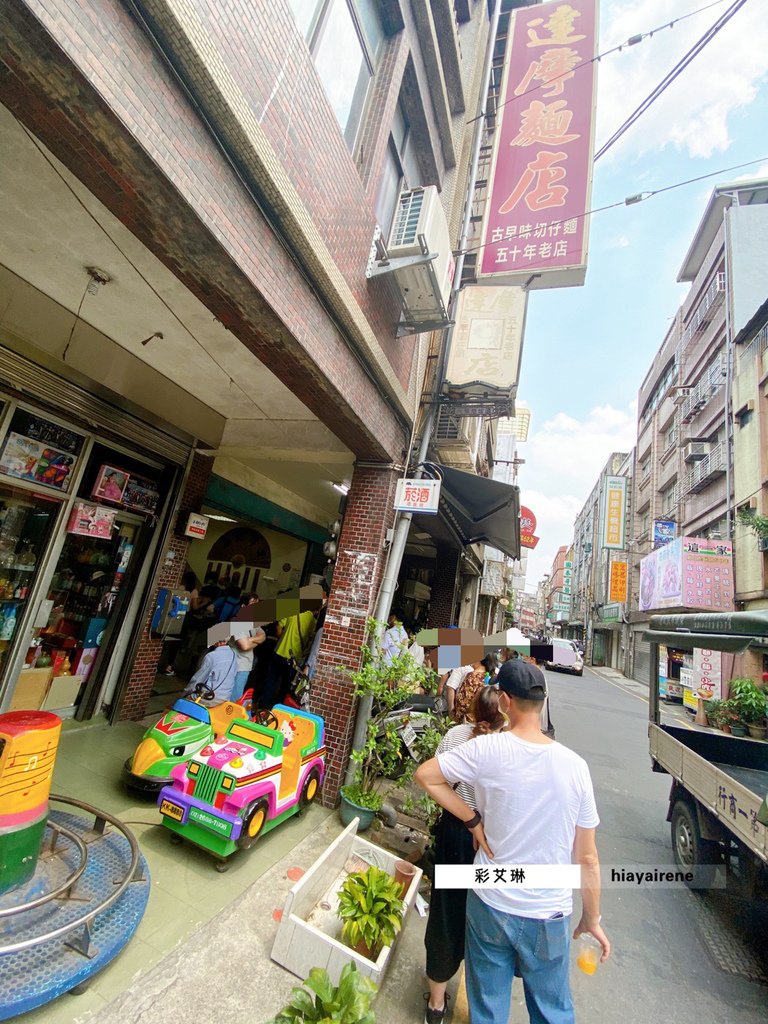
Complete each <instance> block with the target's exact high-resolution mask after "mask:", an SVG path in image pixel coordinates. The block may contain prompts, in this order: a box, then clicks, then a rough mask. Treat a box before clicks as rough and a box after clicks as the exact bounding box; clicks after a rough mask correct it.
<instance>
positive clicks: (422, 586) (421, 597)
mask: <svg viewBox="0 0 768 1024" xmlns="http://www.w3.org/2000/svg"><path fill="white" fill-rule="evenodd" d="M431 593H432V588H431V587H428V586H427V584H426V583H420V582H419V581H418V580H406V581H405V583H404V584H403V597H410V598H412V599H413V600H414V601H428V600H429V598H430V594H431Z"/></svg>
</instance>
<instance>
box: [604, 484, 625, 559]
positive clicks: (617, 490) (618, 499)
mask: <svg viewBox="0 0 768 1024" xmlns="http://www.w3.org/2000/svg"><path fill="white" fill-rule="evenodd" d="M626 495H627V479H626V477H623V476H609V477H606V480H605V488H604V490H603V543H602V546H603V547H604V548H608V549H609V550H614V551H621V549H622V548H623V547H624V530H625V525H626V523H625V520H626V516H625V507H626Z"/></svg>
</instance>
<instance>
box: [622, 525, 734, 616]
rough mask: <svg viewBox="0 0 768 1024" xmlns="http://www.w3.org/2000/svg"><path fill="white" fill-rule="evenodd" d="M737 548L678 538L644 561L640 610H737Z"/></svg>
mask: <svg viewBox="0 0 768 1024" xmlns="http://www.w3.org/2000/svg"><path fill="white" fill-rule="evenodd" d="M732 560H733V545H732V544H731V542H730V541H711V540H704V539H702V538H701V537H678V538H677V540H673V541H670V543H669V544H665V545H664V546H663V547H660V548H657V550H656V551H652V552H651V553H650V555H646V557H645V558H643V559H642V561H641V562H640V611H651V610H654V609H661V608H694V609H695V608H703V609H706V610H707V611H713V612H726V611H732V610H733V566H732Z"/></svg>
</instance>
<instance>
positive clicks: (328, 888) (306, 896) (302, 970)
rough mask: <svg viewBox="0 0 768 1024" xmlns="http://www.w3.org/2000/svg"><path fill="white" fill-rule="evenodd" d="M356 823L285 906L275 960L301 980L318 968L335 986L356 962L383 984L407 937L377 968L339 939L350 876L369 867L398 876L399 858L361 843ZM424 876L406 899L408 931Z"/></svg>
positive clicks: (389, 949)
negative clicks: (342, 892) (341, 900)
mask: <svg viewBox="0 0 768 1024" xmlns="http://www.w3.org/2000/svg"><path fill="white" fill-rule="evenodd" d="M357 822H358V819H357V818H355V820H354V821H353V822H352V824H351V825H348V826H347V828H345V829H344V831H343V832H342V833H341V835H339V836H337V838H336V839H335V840H334V841H333V842H332V843H331V845H330V846H329V847H328V849H327V850H326V851H325V853H324V854H323V855H322V857H319V858H318V860H316V861H315V863H314V864H313V865H312V867H311V868H310V869H309V870H308V871H307V872H306V874H305V875H303V876H302V878H301V879H300V880H299V881H298V882H297V883H296V885H294V887H293V888H292V889H291V891H290V892H289V893H288V897H287V899H286V901H285V906H284V908H283V916H282V918H281V920H280V925H279V927H278V930H277V936H276V937H275V944H274V946H273V947H272V959H273V960H274V961H275V962H276V963H278V964H281V965H282V966H283V967H285V968H287V970H289V971H291V972H292V973H293V974H295V975H297V977H299V978H301V979H302V980H303V979H304V978H307V977H308V976H309V972H310V970H311V969H312V968H313V967H324V968H325V969H326V970H327V971H328V974H329V975H330V978H331V981H332V982H333V984H334V985H338V983H339V977H340V975H341V971H342V968H343V967H344V965H345V964H348V963H350V962H352V963H354V964H356V965H357V969H358V971H359V972H360V973H361V974H364V975H366V976H367V977H369V978H372V979H373V980H374V981H375V982H376V984H377V985H380V984H381V981H382V979H383V977H384V974H385V972H386V970H387V967H388V966H389V962H390V960H391V958H392V954H393V952H394V949H395V946H396V945H397V942H398V939H399V936H400V934H402V932H400V933H398V937H397V938H396V939H395V942H394V943H393V945H391V946H385V947H384V949H382V951H381V952H380V953H379V956H378V958H377V960H376V962H375V963H374V962H373V961H372V960H368V959H367V958H366V957H364V956H361V955H360V954H359V953H356V952H355V951H354V950H353V949H350V948H349V946H345V945H344V943H343V942H342V941H341V939H340V938H339V936H340V934H341V925H342V921H341V918H339V917H338V916H337V915H336V907H337V905H338V900H337V897H336V893H337V892H338V890H339V889H340V888H341V886H342V885H343V884H344V881H345V879H346V877H347V875H349V874H350V873H352V872H353V871H360V870H365V868H366V867H367V866H368V865H369V864H374V865H375V866H376V867H379V868H383V869H384V870H385V871H388V872H390V874H392V875H394V873H395V861H396V860H398V859H399V858H398V857H396V856H395V855H394V854H392V853H390V852H389V851H388V850H384V849H382V847H380V846H376V845H375V844H374V843H369V842H368V841H367V840H365V839H361V838H360V837H359V836H358V835H357ZM361 861H364V862H365V863H360V862H361ZM421 875H422V872H421V869H419V868H417V869H416V874H415V875H414V877H413V879H412V880H411V884H410V886H409V888H408V891H407V892H406V894H405V896H404V897H403V902H404V903H405V910H404V913H403V927H405V925H406V918H407V916H408V911H409V910H410V909H411V907H412V906H413V904H414V902H415V900H416V893H417V892H418V890H419V883H420V881H421Z"/></svg>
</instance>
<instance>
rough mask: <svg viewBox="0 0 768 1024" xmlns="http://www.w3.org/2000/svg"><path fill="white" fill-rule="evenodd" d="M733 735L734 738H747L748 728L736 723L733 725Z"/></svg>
mask: <svg viewBox="0 0 768 1024" xmlns="http://www.w3.org/2000/svg"><path fill="white" fill-rule="evenodd" d="M731 735H732V736H746V735H747V730H746V727H745V726H744V725H742V724H741V723H740V722H734V723H733V725H732V726H731Z"/></svg>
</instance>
